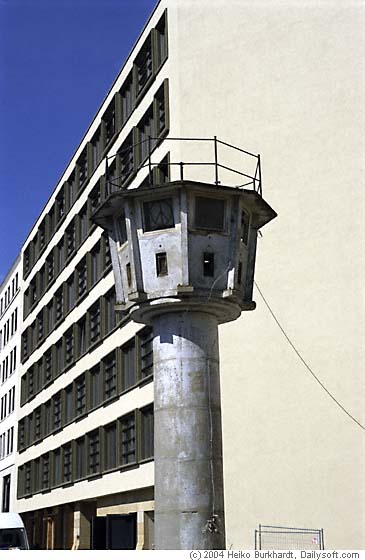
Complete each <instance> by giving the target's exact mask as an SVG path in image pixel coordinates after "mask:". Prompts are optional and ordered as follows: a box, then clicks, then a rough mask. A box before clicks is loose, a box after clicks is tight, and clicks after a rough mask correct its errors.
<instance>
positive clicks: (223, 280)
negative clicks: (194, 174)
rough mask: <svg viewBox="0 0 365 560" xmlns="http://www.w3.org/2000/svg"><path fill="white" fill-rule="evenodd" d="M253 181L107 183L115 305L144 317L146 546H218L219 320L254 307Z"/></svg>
mask: <svg viewBox="0 0 365 560" xmlns="http://www.w3.org/2000/svg"><path fill="white" fill-rule="evenodd" d="M275 216H276V213H275V212H274V210H273V209H272V208H271V207H270V206H269V205H268V204H267V203H266V202H265V201H264V200H263V198H262V197H261V196H260V194H258V193H257V192H255V191H254V190H244V189H240V188H232V187H227V186H221V185H216V186H213V185H211V184H208V183H200V182H195V181H188V180H180V181H174V182H169V183H165V184H163V185H154V186H152V187H140V188H137V189H130V190H124V191H120V192H114V193H112V194H111V195H110V196H109V198H108V199H107V200H106V201H105V202H104V204H103V205H102V206H101V207H99V209H97V211H96V212H95V214H94V220H95V222H96V223H97V224H98V225H100V226H101V227H102V228H104V229H106V230H107V232H108V235H109V242H110V249H111V255H112V262H113V271H114V276H115V285H116V295H117V309H119V310H125V311H128V313H129V315H130V317H131V318H132V319H133V320H134V321H136V322H139V323H144V324H149V325H152V327H153V334H154V342H153V352H154V387H155V389H154V391H155V396H154V418H155V452H154V460H155V547H156V549H224V548H225V524H224V502H223V464H222V429H221V404H220V400H221V399H220V380H219V351H218V324H219V323H225V322H228V321H233V320H235V319H237V318H238V317H239V316H240V314H241V312H242V311H244V310H252V309H254V308H255V303H254V302H253V301H252V290H253V282H254V269H255V256H256V240H257V230H258V229H259V228H261V227H262V226H264V225H265V224H266V223H268V222H269V221H270V220H272V219H273V218H274V217H275Z"/></svg>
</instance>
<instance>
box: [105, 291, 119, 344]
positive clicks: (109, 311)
mask: <svg viewBox="0 0 365 560" xmlns="http://www.w3.org/2000/svg"><path fill="white" fill-rule="evenodd" d="M116 325H117V313H116V311H115V288H112V289H111V290H110V291H109V292H108V293H107V294H106V296H105V334H108V333H110V332H111V331H112V330H113V329H114V328H115V327H116Z"/></svg>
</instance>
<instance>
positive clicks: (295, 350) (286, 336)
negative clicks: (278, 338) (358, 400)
mask: <svg viewBox="0 0 365 560" xmlns="http://www.w3.org/2000/svg"><path fill="white" fill-rule="evenodd" d="M255 286H256V288H257V291H258V292H259V294H260V296H261V298H262V300H263V302H264V303H265V305H266V307H267V309H268V310H269V312H270V314H271V316H272V317H273V319H274V321H275V323H276V324H277V326H278V327H279V329H280V330H281V332H282V334H283V335H284V337H285V338H286V340H287V342H288V343H289V344H290V346H291V347H292V349H293V350H294V352H295V353H296V355H297V356H298V358H299V359H300V361H301V362H302V363H303V365H304V366H305V368H306V369H307V370H308V371H309V373H310V374H311V375H312V377H313V378H314V379H315V380H316V381H317V383H318V384H319V385H320V386H321V387H322V389H323V390H324V391H325V392H326V393H327V395H328V396H329V397H330V398H331V399H332V400H333V402H335V403H336V404H337V406H338V407H339V408H340V409H341V410H342V411H343V412H344V413H345V414H347V416H348V417H349V418H350V419H351V420H352V421H353V422H355V423H356V424H357V425H358V426H359V427H360V428H362V429H363V430H364V431H365V426H363V425H362V424H361V423H360V422H359V421H358V420H357V419H356V418H355V417H354V416H352V414H351V413H350V412H349V411H348V410H346V408H345V407H344V406H343V405H342V404H341V403H340V402H339V401H338V400H337V399H336V397H334V395H333V394H332V393H331V392H330V391H329V390H328V389H327V387H325V385H324V384H323V383H322V381H321V380H320V379H319V378H318V377H317V375H316V374H315V373H314V371H313V370H312V368H311V367H310V366H309V364H308V363H307V362H306V361H305V359H304V358H303V356H302V355H301V353H300V352H299V350H297V348H296V347H295V345H294V343H293V342H292V341H291V339H290V338H289V336H288V335H287V333H286V332H285V330H284V327H282V325H281V324H280V322H279V320H278V318H277V317H276V315H275V313H274V311H273V310H272V309H271V307H270V305H269V303H268V301H267V300H266V298H265V296H264V294H263V293H262V291H261V290H260V287H259V286H258V284H257V282H255Z"/></svg>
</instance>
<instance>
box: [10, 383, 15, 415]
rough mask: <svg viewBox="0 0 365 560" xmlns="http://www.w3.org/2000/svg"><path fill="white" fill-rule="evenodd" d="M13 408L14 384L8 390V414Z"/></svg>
mask: <svg viewBox="0 0 365 560" xmlns="http://www.w3.org/2000/svg"><path fill="white" fill-rule="evenodd" d="M14 408H15V386H14V387H12V388H11V389H10V391H9V414H11V413H12V412H13V411H14Z"/></svg>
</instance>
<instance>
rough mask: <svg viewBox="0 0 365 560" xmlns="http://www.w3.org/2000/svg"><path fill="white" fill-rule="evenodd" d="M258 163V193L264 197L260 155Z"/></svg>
mask: <svg viewBox="0 0 365 560" xmlns="http://www.w3.org/2000/svg"><path fill="white" fill-rule="evenodd" d="M257 159H258V163H259V186H258V189H257V191H258V193H259V194H260V195H261V196H262V175H261V157H260V154H259V155H258V156H257Z"/></svg>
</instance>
